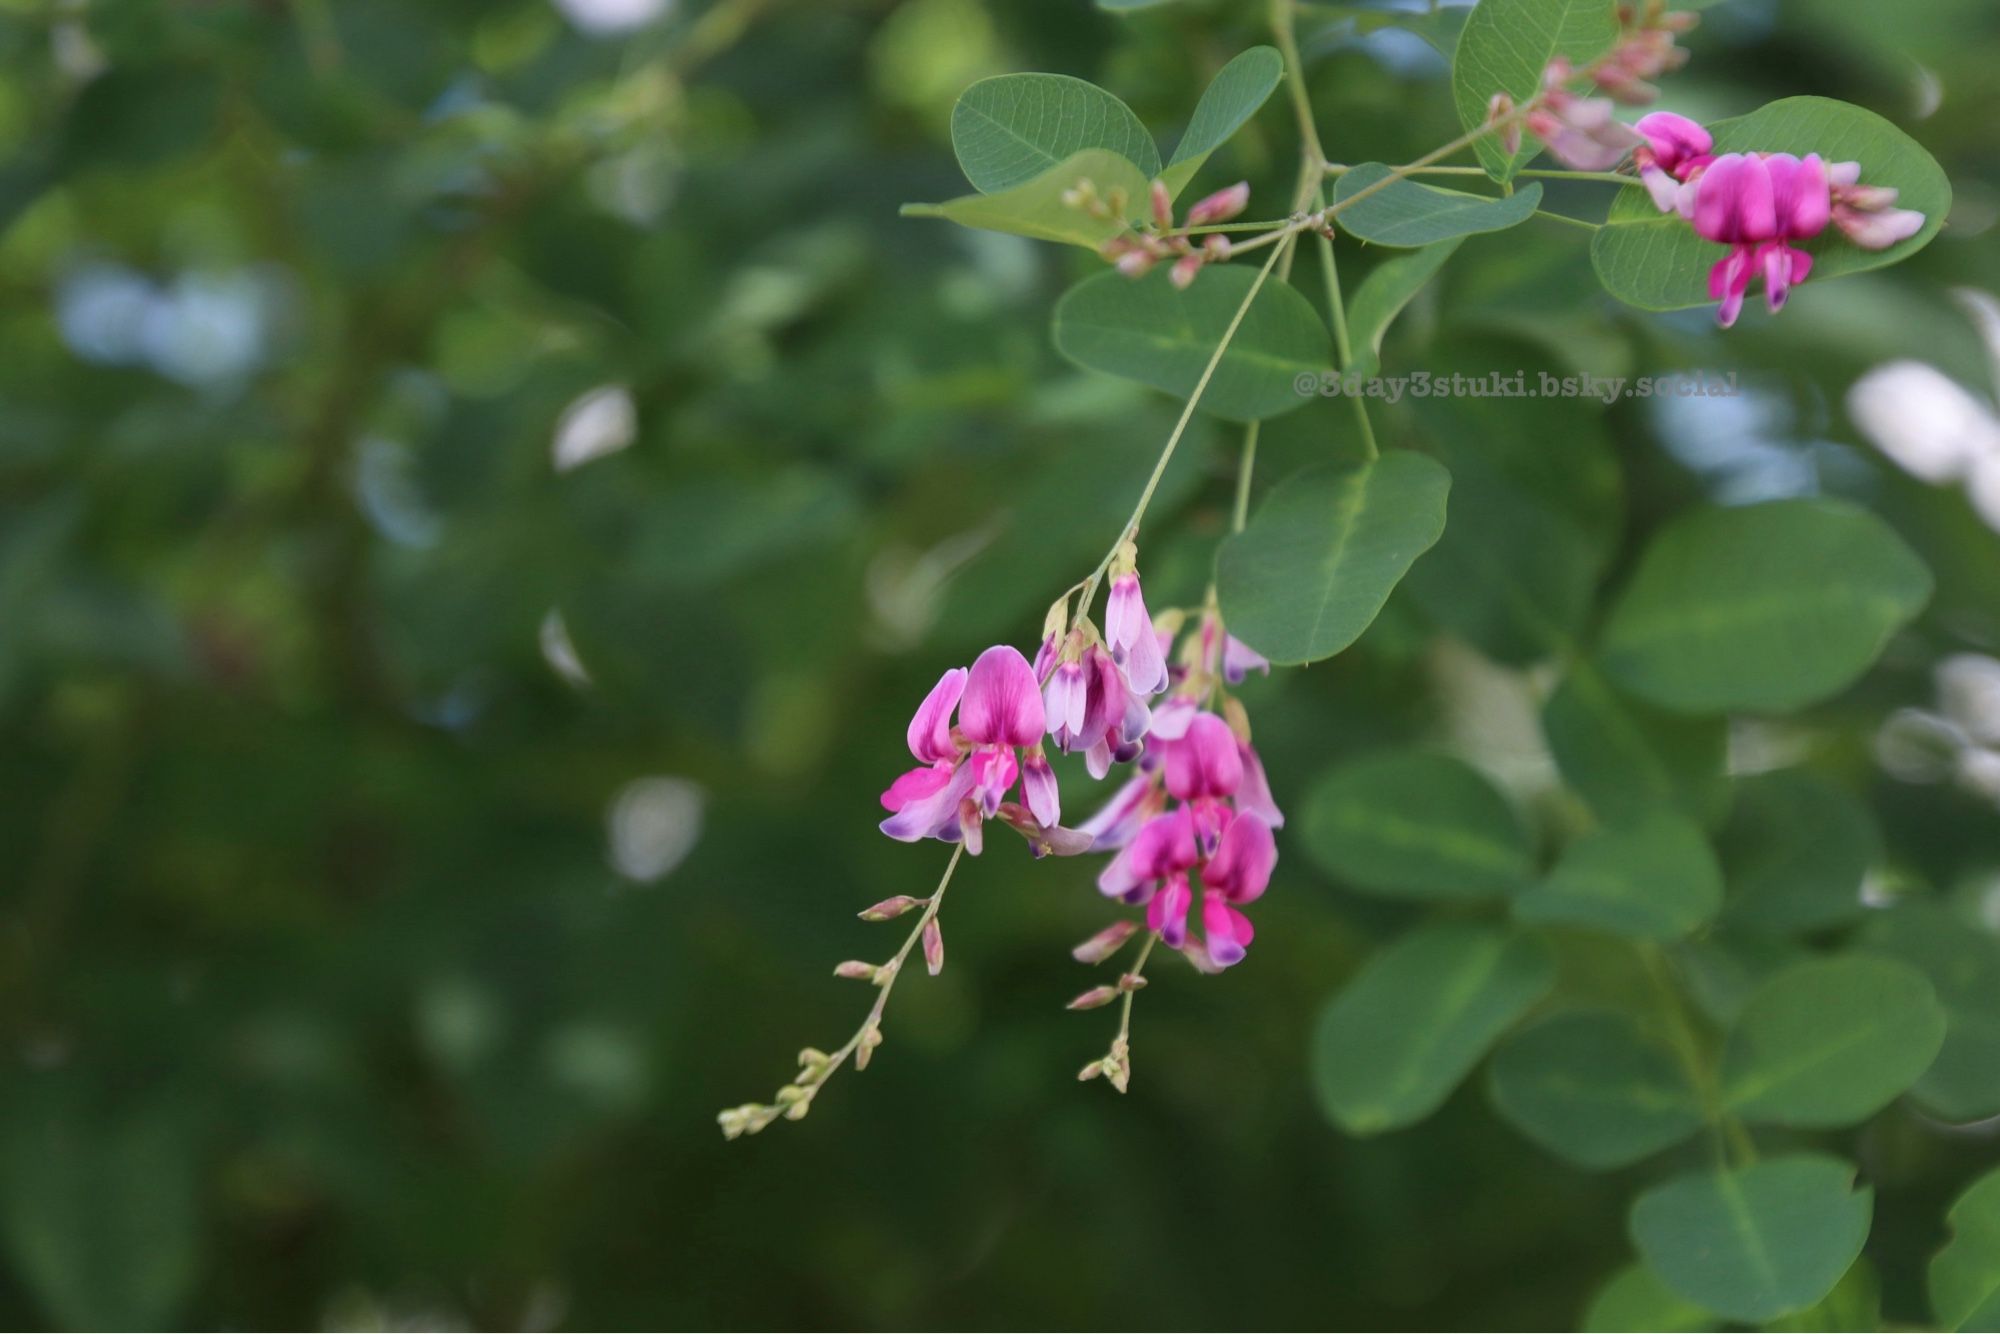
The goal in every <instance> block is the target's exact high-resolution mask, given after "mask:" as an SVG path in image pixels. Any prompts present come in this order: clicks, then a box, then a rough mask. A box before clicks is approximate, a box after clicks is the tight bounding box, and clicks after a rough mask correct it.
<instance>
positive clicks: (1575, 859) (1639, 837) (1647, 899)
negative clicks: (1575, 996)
mask: <svg viewBox="0 0 2000 1334" xmlns="http://www.w3.org/2000/svg"><path fill="white" fill-rule="evenodd" d="M1721 906H1722V868H1721V867H1719V866H1717V865H1716V863H1715V854H1714V853H1713V852H1711V851H1710V850H1709V846H1708V840H1707V839H1706V838H1703V837H1702V833H1701V830H1700V829H1699V828H1698V827H1697V826H1696V825H1695V824H1694V823H1693V822H1692V821H1691V820H1689V819H1688V818H1687V817H1686V816H1683V815H1676V814H1674V813H1673V812H1671V811H1649V812H1647V813H1646V814H1644V815H1641V816H1639V817H1637V818H1636V819H1634V820H1632V821H1631V822H1630V823H1627V824H1622V825H1611V826H1607V827H1605V828H1602V829H1597V830H1593V831H1592V832H1590V833H1587V834H1585V835H1583V836H1582V837H1581V838H1579V839H1577V840H1576V841H1575V842H1574V843H1572V844H1570V845H1569V846H1568V847H1567V848H1565V849H1563V854H1562V857H1561V859H1560V860H1558V861H1557V862H1556V866H1555V869H1554V870H1553V871H1551V872H1549V874H1548V877H1547V878H1546V879H1544V880H1543V881H1542V882H1541V883H1540V884H1538V885H1536V886H1535V887H1534V888H1532V889H1530V890H1529V891H1528V892H1527V893H1525V894H1523V895H1521V896H1520V897H1519V898H1518V899H1516V900H1514V915H1515V916H1516V917H1519V918H1520V919H1521V920H1522V921H1524V922H1548V923H1561V924H1564V925H1568V926H1583V927H1591V928H1594V929H1596V930H1599V931H1609V932H1612V933H1613V934H1615V935H1621V936H1629V937H1632V938H1633V939H1636V940H1678V939H1679V938H1680V937H1682V936H1685V935H1687V934H1688V933H1689V932H1691V931H1693V930H1694V929H1695V928H1696V927H1698V926H1700V925H1701V924H1702V923H1703V922H1706V921H1707V920H1708V919H1709V918H1711V917H1713V916H1714V915H1715V912H1716V910H1717V909H1718V908H1720V907H1721Z"/></svg>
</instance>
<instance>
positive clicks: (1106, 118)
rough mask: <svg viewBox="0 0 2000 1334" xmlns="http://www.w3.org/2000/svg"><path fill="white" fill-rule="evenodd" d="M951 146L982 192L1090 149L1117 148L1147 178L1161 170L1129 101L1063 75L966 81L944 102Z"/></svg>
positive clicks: (1024, 180) (1030, 176)
mask: <svg viewBox="0 0 2000 1334" xmlns="http://www.w3.org/2000/svg"><path fill="white" fill-rule="evenodd" d="M951 148H952V152H954V153H956V154H957V155H958V165H959V167H960V168H961V169H962V170H963V171H964V172H965V179H966V180H968V181H971V182H972V188H973V189H975V190H977V191H979V192H980V193H981V194H989V195H990V194H995V193H998V192H999V191H1001V190H1011V189H1013V188H1014V187H1015V186H1017V185H1023V184H1026V183H1027V182H1028V181H1031V180H1033V179H1035V178H1036V177H1037V176H1040V175H1042V174H1043V173H1044V172H1047V171H1048V170H1049V169H1050V168H1052V167H1055V166H1057V165H1059V164H1060V163H1062V162H1063V161H1064V160H1065V159H1067V158H1069V157H1071V156H1072V155H1074V154H1077V153H1081V152H1083V151H1084V150H1085V149H1090V148H1101V149H1104V150H1105V151H1107V152H1110V153H1116V154H1117V155H1118V156H1119V157H1122V158H1124V159H1125V160H1126V161H1128V162H1130V163H1132V165H1133V166H1134V167H1136V168H1137V169H1138V171H1139V174H1140V176H1141V177H1142V178H1144V180H1145V181H1147V182H1148V183H1150V182H1151V181H1152V179H1153V178H1154V177H1155V176H1158V175H1159V174H1160V150H1159V149H1158V148H1157V147H1156V146H1154V143H1153V137H1152V136H1151V135H1150V134H1147V133H1146V127H1145V126H1144V125H1141V124H1140V123H1139V118H1138V117H1137V116H1135V115H1133V114H1132V108H1130V107H1128V106H1126V105H1125V104H1124V103H1123V102H1121V101H1119V100H1118V99H1117V98H1116V97H1113V96H1112V95H1111V94H1110V93H1107V92H1105V91H1104V90H1103V89H1102V88H1099V87H1098V86H1097V85H1096V84H1094V83H1086V82H1084V81H1083V80H1082V79H1072V78H1071V77H1070V76H1069V75H1067V74H1000V75H996V76H994V77H993V78H990V79H981V80H980V81H979V82H977V83H975V84H973V85H972V86H971V87H970V88H967V89H966V90H965V91H964V92H963V93H960V94H959V97H958V102H957V104H956V105H955V106H953V107H952V109H951ZM1142 193H1143V192H1142Z"/></svg>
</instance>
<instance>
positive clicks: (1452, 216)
mask: <svg viewBox="0 0 2000 1334" xmlns="http://www.w3.org/2000/svg"><path fill="white" fill-rule="evenodd" d="M1389 171H1390V169H1389V168H1388V167H1386V166H1384V165H1382V164H1381V163H1380V162H1364V163H1362V164H1361V165H1360V166H1358V167H1352V168H1349V169H1348V170H1347V171H1346V172H1344V173H1342V174H1341V177H1340V179H1339V181H1338V182H1336V183H1335V185H1334V187H1333V200H1334V203H1336V204H1338V203H1340V202H1341V201H1343V200H1347V199H1353V198H1354V197H1355V196H1356V195H1358V194H1360V193H1361V191H1363V190H1365V189H1367V188H1368V187H1369V186H1372V185H1374V184H1375V183H1376V182H1377V181H1380V180H1383V179H1384V178H1386V177H1387V176H1388V175H1389ZM1541 202H1542V186H1541V183H1540V182H1539V181H1537V182H1534V183H1532V184H1529V185H1526V186H1524V187H1522V188H1521V189H1519V190H1517V191H1515V192H1514V193H1513V194H1512V195H1508V196H1504V197H1495V196H1491V195H1473V194H1467V193H1465V192H1464V191H1463V190H1440V189H1438V188H1437V187H1436V186H1434V185H1420V184H1418V183H1417V182H1415V181H1413V180H1410V179H1408V178H1404V179H1403V180H1399V181H1394V182H1391V183H1390V184H1388V185H1385V186H1383V187H1382V188H1381V189H1379V190H1376V191H1374V192H1373V193H1372V194H1370V195H1368V196H1367V197H1366V198H1364V199H1360V200H1356V202H1354V203H1352V204H1349V205H1347V206H1346V207H1345V208H1342V209H1341V210H1340V211H1339V212H1338V213H1336V214H1334V215H1333V216H1334V220H1335V221H1336V222H1338V223H1339V224H1340V226H1341V229H1342V230H1344V231H1346V232H1347V233H1348V234H1350V235H1352V236H1357V237H1359V238H1360V239H1362V240H1363V241H1372V242H1374V243H1375V244H1376V245H1392V246H1423V245H1432V244H1435V243H1436V242H1439V241H1448V240H1451V239H1452V238H1454V237H1465V236H1472V235H1476V234H1478V233H1480V232H1504V231H1506V230H1507V229H1508V228H1509V227H1517V226H1519V225H1520V224H1521V223H1523V222H1526V221H1527V220H1528V219H1529V218H1530V217H1532V216H1533V215H1534V212H1535V210H1536V209H1537V208H1538V207H1540V205H1541Z"/></svg>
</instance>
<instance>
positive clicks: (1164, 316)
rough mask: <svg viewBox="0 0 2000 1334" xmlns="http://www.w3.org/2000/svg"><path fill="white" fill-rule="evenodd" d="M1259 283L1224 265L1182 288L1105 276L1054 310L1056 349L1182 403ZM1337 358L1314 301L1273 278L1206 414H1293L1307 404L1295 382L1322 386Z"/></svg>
mask: <svg viewBox="0 0 2000 1334" xmlns="http://www.w3.org/2000/svg"><path fill="white" fill-rule="evenodd" d="M1256 280H1257V274H1256V271H1255V270H1253V269H1250V268H1247V267H1244V266H1241V265H1224V266H1222V267H1220V268H1211V269H1206V270H1204V271H1203V272H1202V273H1201V275H1200V276H1199V277H1197V278H1196V279H1195V281H1194V283H1193V284H1192V285H1191V286H1189V287H1188V288H1186V289H1185V290H1181V289H1177V288H1175V287H1174V285H1173V284H1172V283H1171V282H1170V281H1168V278H1167V274H1166V271H1165V270H1164V269H1156V270H1154V271H1153V272H1152V273H1149V274H1147V275H1146V276H1145V277H1143V278H1138V279H1133V278H1127V277H1126V276H1125V275H1124V274H1122V273H1119V272H1117V271H1116V270H1114V269H1107V270H1105V271H1104V272H1102V273H1099V274H1096V275H1094V276H1092V277H1089V278H1086V279H1084V280H1083V281H1082V282H1080V283H1078V284H1077V285H1076V286H1075V287H1072V288H1070V289H1069V291H1068V292H1066V293H1064V295H1063V299H1062V300H1061V301H1059V302H1057V303H1056V314H1055V340H1056V346H1057V347H1058V348H1059V349H1061V351H1062V353H1063V355H1064V356H1066V357H1068V358H1069V359H1070V360H1071V361H1074V362H1076V363H1077V364H1078V365H1079V366H1086V367H1089V368H1090V369H1091V370H1094V371H1103V372H1105V373H1106V374H1109V375H1117V376H1122V377H1123V378H1125V379H1128V380H1137V381H1139V382H1140V383H1141V384H1149V385H1152V386H1153V387H1154V388H1155V389H1164V390H1166V391H1167V392H1168V393H1170V394H1173V395H1174V396H1175V397H1177V398H1186V397H1187V396H1188V395H1190V394H1192V393H1193V392H1194V388H1195V385H1196V384H1198V383H1199V382H1200V381H1201V373H1202V371H1203V370H1204V369H1206V368H1207V366H1208V362H1209V358H1210V357H1212V356H1214V355H1215V348H1216V345H1217V344H1218V343H1220V342H1221V341H1222V336H1223V334H1224V333H1226V332H1227V331H1228V329H1229V322H1230V320H1232V319H1234V318H1235V316H1236V311H1237V308H1238V307H1240V306H1241V305H1242V304H1243V299H1244V297H1246V296H1247V295H1249V292H1250V288H1251V285H1252V284H1253V283H1255V282H1256ZM1332 360H1333V346H1332V337H1331V335H1329V334H1328V333H1327V330H1326V326H1325V325H1324V324H1322V323H1321V322H1320V318H1319V314H1318V312H1316V311H1315V310H1313V308H1312V303H1311V302H1309V301H1307V300H1306V299H1305V298H1304V297H1303V296H1300V295H1299V293H1298V292H1297V291H1296V290H1295V289H1293V288H1292V287H1290V286H1288V285H1286V284H1285V283H1282V282H1279V281H1277V280H1275V279H1271V280H1268V281H1266V282H1265V283H1264V286H1263V288H1262V289H1261V290H1259V291H1258V293H1257V299H1256V300H1255V301H1253V302H1251V303H1250V310H1249V313H1248V314H1246V315H1245V316H1244V317H1243V323H1242V324H1241V325H1240V326H1238V328H1237V330H1236V336H1235V338H1233V339H1231V340H1230V343H1229V349H1228V350H1227V351H1226V352H1224V353H1223V354H1222V360H1221V362H1220V363H1218V364H1217V366H1216V368H1215V374H1214V375H1213V376H1212V377H1210V379H1209V382H1208V388H1207V389H1206V390H1204V391H1203V392H1202V396H1201V404H1200V407H1201V409H1202V410H1203V411H1204V412H1208V413H1212V414H1213V415H1215V416H1217V417H1222V418H1226V419H1227V420H1229V421H1255V420H1257V419H1258V418H1260V417H1274V416H1276V415H1277V414H1279V413H1281V412H1290V411H1292V410H1293V409H1295V408H1297V407H1299V406H1301V405H1302V404H1305V403H1307V402H1309V401H1311V400H1310V396H1309V395H1306V394H1301V393H1300V392H1299V390H1298V388H1297V383H1298V382H1299V381H1300V380H1302V379H1314V378H1316V377H1317V376H1319V375H1320V374H1322V373H1323V372H1324V371H1326V370H1327V368H1328V367H1329V366H1330V365H1331V363H1332Z"/></svg>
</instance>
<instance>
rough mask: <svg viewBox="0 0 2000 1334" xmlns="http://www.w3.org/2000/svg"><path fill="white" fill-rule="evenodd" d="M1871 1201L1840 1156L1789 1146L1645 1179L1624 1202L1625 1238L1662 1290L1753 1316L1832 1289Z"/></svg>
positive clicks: (1733, 1315) (1850, 1258)
mask: <svg viewBox="0 0 2000 1334" xmlns="http://www.w3.org/2000/svg"><path fill="white" fill-rule="evenodd" d="M1874 1205H1875V1197H1874V1192H1873V1191H1872V1190H1868V1189H1866V1188H1863V1189H1860V1190H1857V1189H1855V1186H1854V1169H1853V1168H1852V1167H1850V1166H1848V1165H1847V1164H1846V1163H1843V1162H1841V1161H1840V1160H1839V1159H1836V1158H1828V1157H1825V1156H1823V1155H1820V1154H1796V1155H1792V1156H1789V1157H1784V1158H1767V1159H1765V1160H1763V1161H1762V1162H1758V1163H1753V1164H1751V1165H1750V1166H1748V1167H1744V1168H1741V1169H1735V1170H1730V1169H1721V1170H1715V1171H1709V1172H1700V1173H1696V1174H1693V1175H1691V1176H1684V1177H1680V1178H1678V1179H1676V1180H1674V1181H1669V1182H1667V1183H1666V1184H1665V1185H1660V1186H1655V1187H1653V1188H1652V1189H1651V1190H1648V1191H1647V1192H1646V1193H1645V1194H1643V1195H1641V1196H1640V1197H1639V1198H1638V1200H1637V1201H1636V1202H1634V1204H1633V1206H1632V1238H1633V1240H1634V1241H1635V1242H1637V1243H1638V1246H1639V1253H1640V1255H1641V1256H1642V1257H1644V1259H1645V1261H1646V1265H1647V1267H1648V1268H1649V1269H1651V1270H1652V1272H1653V1273H1654V1275H1655V1276H1656V1277H1658V1278H1659V1279H1660V1280H1661V1282H1663V1283H1664V1284H1665V1285H1666V1286H1667V1288H1668V1289H1669V1290H1670V1291H1672V1292H1674V1293H1676V1294H1677V1295H1679V1296H1680V1297H1681V1298H1683V1299H1684V1300H1686V1301H1689V1302H1692V1303H1694V1304H1695V1305H1696V1306H1699V1307H1702V1308H1705V1309H1707V1310H1710V1311H1714V1312H1715V1313H1716V1314H1718V1315H1722V1316H1726V1317H1728V1318H1729V1319H1731V1320H1739V1321H1744V1322H1746V1323H1750V1324H1756V1323H1759V1322H1762V1321H1766V1320H1771V1319H1775V1318H1776V1317H1778V1316H1781V1315H1784V1314H1786V1313H1787V1312H1790V1311H1799V1310H1803V1309H1804V1308H1806V1307H1808V1306H1811V1305H1812V1304H1813V1303H1814V1302H1816V1301H1819V1300H1820V1299H1821V1298H1822V1297H1824V1296H1826V1294H1827V1293H1829V1292H1831V1291H1832V1290H1833V1285H1834V1284H1836V1283H1838V1282H1839V1281H1840V1276H1841V1275H1842V1274H1845V1273H1846V1272H1847V1267H1848V1266H1849V1265H1851V1264H1853V1263H1854V1258H1855V1257H1856V1256H1857V1255H1859V1254H1860V1253H1861V1246H1862V1243H1863V1242H1865V1241H1866V1240H1867V1239H1868V1225H1869V1220H1870V1217H1871V1215H1872V1214H1873V1212H1874Z"/></svg>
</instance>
